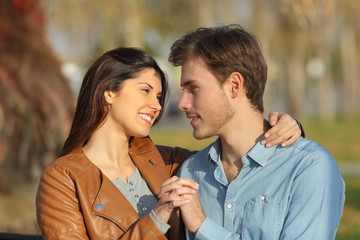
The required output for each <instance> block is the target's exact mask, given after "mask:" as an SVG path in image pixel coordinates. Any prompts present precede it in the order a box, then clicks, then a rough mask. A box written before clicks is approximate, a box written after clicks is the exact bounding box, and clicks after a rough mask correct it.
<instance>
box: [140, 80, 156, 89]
mask: <svg viewBox="0 0 360 240" xmlns="http://www.w3.org/2000/svg"><path fill="white" fill-rule="evenodd" d="M139 84H146V85H148V86H149V88H151V89H154V87H153V86H152V85H151V84H149V83H147V82H139Z"/></svg>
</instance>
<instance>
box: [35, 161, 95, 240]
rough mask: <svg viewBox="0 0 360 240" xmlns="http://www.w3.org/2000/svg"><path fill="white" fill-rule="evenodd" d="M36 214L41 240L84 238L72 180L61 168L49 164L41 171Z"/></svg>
mask: <svg viewBox="0 0 360 240" xmlns="http://www.w3.org/2000/svg"><path fill="white" fill-rule="evenodd" d="M36 215H37V221H38V224H39V227H40V229H41V232H42V235H43V239H75V240H76V239H88V235H87V233H86V228H85V225H84V219H83V216H82V213H81V211H80V209H79V200H78V198H77V196H76V190H75V185H74V182H73V180H72V179H71V177H70V176H69V175H68V174H67V173H66V171H65V170H64V169H61V168H57V167H53V166H50V167H48V168H47V169H46V170H45V171H44V173H43V175H42V178H41V179H40V183H39V188H38V192H37V196H36Z"/></svg>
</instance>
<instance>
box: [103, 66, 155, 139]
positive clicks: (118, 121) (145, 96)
mask: <svg viewBox="0 0 360 240" xmlns="http://www.w3.org/2000/svg"><path fill="white" fill-rule="evenodd" d="M161 95H162V87H161V80H160V76H159V74H158V73H157V72H156V71H155V70H154V69H152V68H148V69H145V70H142V71H141V72H140V74H139V76H138V77H137V78H134V79H128V80H125V81H124V82H123V83H122V87H121V89H120V91H118V92H111V91H106V92H105V98H106V100H107V102H108V103H109V105H110V110H109V114H108V117H107V119H106V124H111V126H112V127H113V129H114V130H116V131H120V132H123V133H124V134H125V135H126V137H127V138H129V137H131V136H134V137H145V136H148V135H149V132H150V127H151V126H152V124H153V123H154V121H155V119H156V118H157V117H158V116H159V112H160V110H161V105H160V103H159V99H160V98H161Z"/></svg>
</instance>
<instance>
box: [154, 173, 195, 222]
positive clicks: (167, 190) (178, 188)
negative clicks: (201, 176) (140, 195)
mask: <svg viewBox="0 0 360 240" xmlns="http://www.w3.org/2000/svg"><path fill="white" fill-rule="evenodd" d="M198 189H199V184H197V183H196V182H195V181H194V180H192V179H188V178H179V177H177V176H173V177H172V178H170V179H168V180H166V181H165V182H164V183H163V184H162V185H161V189H160V191H159V194H158V198H159V202H158V204H157V205H156V206H155V208H154V209H153V210H154V213H155V214H156V216H157V217H158V218H159V219H160V220H161V221H162V222H164V223H166V222H168V220H169V218H170V215H171V212H172V211H173V210H174V208H177V207H181V206H184V205H186V204H188V203H189V202H190V200H189V198H186V196H187V195H194V194H196V191H197V190H198Z"/></svg>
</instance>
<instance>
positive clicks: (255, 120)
mask: <svg viewBox="0 0 360 240" xmlns="http://www.w3.org/2000/svg"><path fill="white" fill-rule="evenodd" d="M232 123H233V126H231V124H232ZM232 123H231V122H230V123H229V126H227V131H224V133H223V134H221V135H220V140H221V147H222V154H221V161H222V164H223V167H224V171H225V174H226V177H227V179H228V181H229V182H231V181H232V180H233V179H234V178H235V177H236V176H237V175H238V174H239V172H240V170H241V168H242V166H243V162H242V157H243V156H244V155H245V154H247V153H248V152H249V151H250V150H251V149H252V148H253V147H254V146H255V144H256V143H257V142H258V141H259V140H260V139H261V137H262V136H263V134H264V133H265V132H266V131H267V130H268V129H269V128H270V126H269V125H268V124H267V123H266V122H265V121H264V119H263V117H262V115H261V113H259V112H251V113H249V114H246V117H244V115H242V116H241V117H240V118H239V119H236V118H234V119H232Z"/></svg>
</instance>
